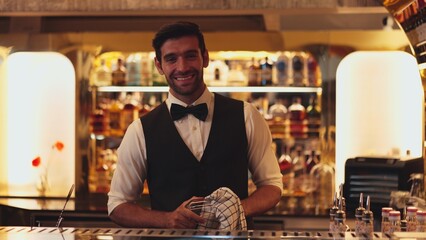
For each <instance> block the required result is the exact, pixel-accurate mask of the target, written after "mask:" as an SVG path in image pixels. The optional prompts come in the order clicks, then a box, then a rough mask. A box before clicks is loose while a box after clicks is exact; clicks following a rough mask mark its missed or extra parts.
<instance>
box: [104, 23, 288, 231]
mask: <svg viewBox="0 0 426 240" xmlns="http://www.w3.org/2000/svg"><path fill="white" fill-rule="evenodd" d="M153 47H154V49H155V53H156V57H155V66H156V67H157V70H158V71H159V73H160V74H162V75H164V77H165V78H166V79H167V82H168V84H169V87H170V89H169V95H168V98H167V100H166V101H165V102H163V103H162V104H160V105H159V106H158V107H156V108H155V109H154V110H152V111H151V112H150V113H148V114H146V115H145V116H143V117H142V118H141V119H138V120H136V121H134V122H133V123H132V124H131V125H130V126H129V127H128V129H127V131H126V134H125V136H124V138H123V141H122V143H121V145H120V147H119V149H118V165H117V168H116V170H115V172H114V176H113V179H112V183H111V190H110V192H109V193H108V196H109V200H108V213H109V216H110V218H111V219H112V220H113V221H114V222H116V223H117V224H119V225H121V226H125V227H156V228H186V229H190V228H195V227H197V225H199V224H202V223H205V221H206V219H204V218H202V217H201V216H199V215H197V214H195V213H194V212H192V211H191V210H189V209H188V208H187V207H186V206H187V205H188V203H189V202H190V201H193V200H203V199H204V197H206V196H208V195H209V194H211V193H212V192H214V191H215V190H217V189H219V188H222V187H226V188H228V189H230V190H231V191H233V192H234V193H235V194H236V195H237V196H238V198H239V199H240V200H241V205H242V209H243V212H244V214H245V216H246V217H248V219H250V217H252V216H256V215H259V214H262V213H264V212H265V211H267V210H269V209H271V208H272V207H274V206H275V205H276V204H277V203H278V201H279V200H280V197H281V191H282V180H281V179H282V178H281V173H280V170H279V167H278V162H277V159H276V157H275V153H274V152H273V150H272V147H271V144H272V138H271V134H270V132H269V128H268V126H267V124H266V122H265V120H264V119H263V117H262V116H261V115H260V113H259V112H258V111H257V110H256V109H255V108H254V107H253V106H252V105H251V104H249V103H247V102H243V101H238V100H234V99H231V98H227V97H224V96H221V95H218V94H214V93H211V92H210V91H209V90H208V88H207V87H206V85H205V83H204V80H203V69H204V68H205V67H207V66H208V63H209V55H208V51H207V49H206V46H205V42H204V37H203V34H202V33H201V31H200V29H199V27H198V25H196V24H194V23H190V22H177V23H173V24H169V25H165V26H163V27H162V28H161V29H160V30H159V31H158V32H157V34H156V35H155V37H154V39H153ZM248 171H250V173H251V175H252V179H253V181H254V183H255V184H256V187H257V190H256V191H255V192H254V193H252V194H251V195H250V196H249V195H248V186H247V185H248ZM145 181H147V183H148V188H149V194H150V200H151V208H147V207H144V206H140V205H138V204H136V201H137V200H138V198H139V197H140V196H141V194H142V191H143V184H144V182H145ZM249 223H250V222H249ZM249 226H250V224H249Z"/></svg>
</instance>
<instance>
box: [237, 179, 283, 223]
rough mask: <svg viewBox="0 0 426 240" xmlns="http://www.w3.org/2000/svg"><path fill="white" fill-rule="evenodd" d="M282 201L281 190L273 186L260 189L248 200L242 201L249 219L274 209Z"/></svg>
mask: <svg viewBox="0 0 426 240" xmlns="http://www.w3.org/2000/svg"><path fill="white" fill-rule="evenodd" d="M280 199H281V190H280V189H279V188H278V187H276V186H272V185H266V186H262V187H259V188H258V189H257V190H256V191H254V192H253V193H252V194H251V195H250V196H249V197H248V198H246V199H243V200H241V204H242V205H243V209H244V212H245V215H246V216H247V217H251V216H256V215H259V214H262V213H264V212H266V211H268V210H269V209H271V208H273V207H274V206H275V205H277V203H278V202H279V201H280Z"/></svg>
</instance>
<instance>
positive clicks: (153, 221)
mask: <svg viewBox="0 0 426 240" xmlns="http://www.w3.org/2000/svg"><path fill="white" fill-rule="evenodd" d="M165 215H166V213H165V212H160V211H153V210H149V209H146V208H143V207H141V206H139V205H137V204H134V203H123V204H121V205H119V206H117V207H116V208H115V209H114V210H113V211H112V213H111V215H110V218H111V220H112V221H113V222H115V223H117V224H118V225H120V226H122V227H154V228H164V227H165V225H166V223H165V221H164V220H165V219H166V217H165Z"/></svg>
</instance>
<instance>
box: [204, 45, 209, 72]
mask: <svg viewBox="0 0 426 240" xmlns="http://www.w3.org/2000/svg"><path fill="white" fill-rule="evenodd" d="M209 62H210V58H209V51H207V49H206V51H204V54H203V67H205V68H206V67H208V66H209Z"/></svg>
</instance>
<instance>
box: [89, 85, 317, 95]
mask: <svg viewBox="0 0 426 240" xmlns="http://www.w3.org/2000/svg"><path fill="white" fill-rule="evenodd" d="M208 88H209V90H210V91H212V92H276V93H317V94H321V92H322V88H321V87H273V86H271V87H266V86H265V87H263V86H259V87H257V86H256V87H246V86H220V87H216V86H214V87H213V86H212V87H208ZM97 91H98V92H168V91H169V87H168V86H105V87H98V88H97Z"/></svg>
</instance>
